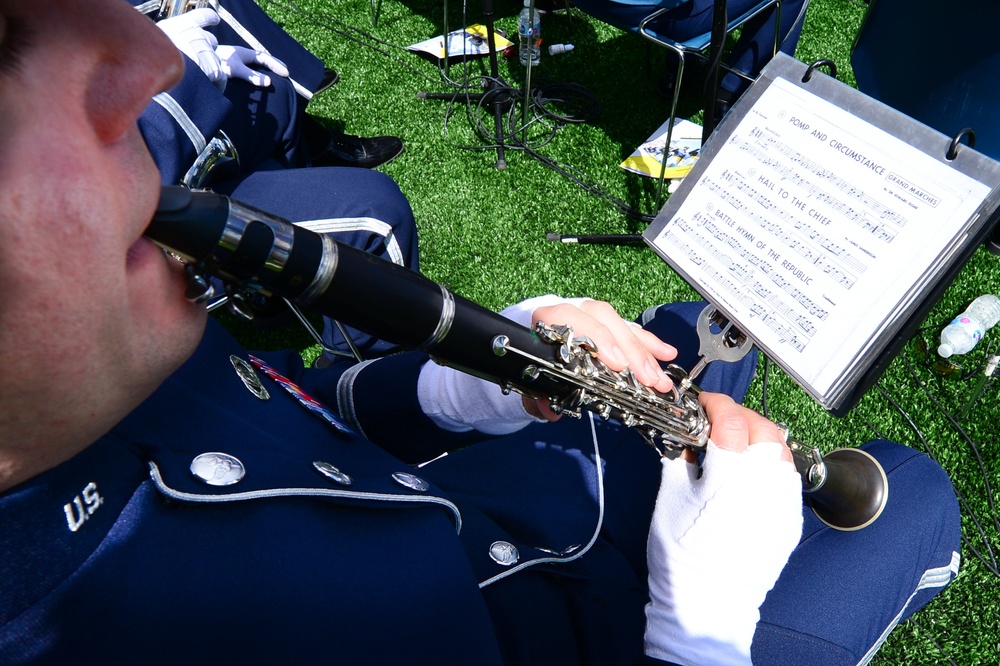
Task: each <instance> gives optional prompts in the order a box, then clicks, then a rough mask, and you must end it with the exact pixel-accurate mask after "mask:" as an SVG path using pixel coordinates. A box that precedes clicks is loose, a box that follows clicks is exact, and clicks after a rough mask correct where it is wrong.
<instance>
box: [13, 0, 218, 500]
mask: <svg viewBox="0 0 1000 666" xmlns="http://www.w3.org/2000/svg"><path fill="white" fill-rule="evenodd" d="M182 68H183V64H182V61H181V59H180V57H179V56H178V54H177V51H176V49H175V48H174V47H173V46H172V45H171V43H170V42H169V41H167V39H166V38H165V37H164V36H163V35H162V34H161V32H160V31H159V30H158V29H157V28H156V27H155V25H154V24H153V23H152V22H151V21H149V19H147V18H145V17H144V16H142V15H140V14H139V13H138V12H137V11H136V10H135V9H134V8H133V7H131V6H129V5H128V4H126V3H124V2H122V1H121V0H87V1H86V2H81V1H80V0H47V1H46V2H25V1H24V0H0V449H2V448H3V446H5V445H9V444H11V443H12V441H13V440H11V439H10V438H9V437H6V438H5V435H8V434H9V433H11V432H14V433H18V432H19V431H20V432H22V433H23V432H24V431H25V430H27V431H28V433H29V436H28V438H27V440H23V442H24V444H25V445H31V441H30V440H31V439H32V437H31V435H37V437H35V439H36V440H37V441H38V442H46V443H47V445H51V444H52V443H54V442H55V441H58V440H59V438H60V435H61V434H62V433H63V431H64V430H66V431H68V430H74V431H75V433H74V434H75V436H76V437H77V438H80V437H83V438H85V439H86V440H87V441H88V442H89V441H92V440H93V439H94V438H96V437H97V436H99V435H100V434H102V433H103V432H105V431H106V430H107V429H108V428H110V427H111V426H112V425H113V424H114V423H116V422H117V421H118V420H120V419H121V418H122V417H123V416H124V415H125V414H126V413H128V411H130V410H131V409H132V408H133V407H134V406H135V405H136V404H138V402H140V401H141V400H142V399H144V398H145V397H146V396H147V395H148V394H149V393H150V392H151V391H152V390H153V389H154V388H155V387H156V386H157V385H158V384H159V383H160V382H161V381H162V380H163V379H164V378H165V377H166V376H167V375H168V374H169V373H170V372H172V371H173V369H175V368H176V367H177V366H178V365H179V364H180V363H182V362H183V360H184V359H185V358H186V357H187V356H188V355H189V354H190V353H191V351H192V350H193V348H194V345H195V344H196V343H197V340H198V339H199V337H200V335H201V331H202V327H203V325H204V312H203V308H197V307H194V306H191V305H190V304H188V303H186V302H185V301H184V300H183V298H182V297H181V294H182V293H183V284H182V280H181V279H180V275H179V273H178V270H177V265H176V262H172V261H168V260H167V259H166V258H165V257H164V255H163V254H162V253H161V252H160V251H159V250H158V249H157V248H156V247H154V246H153V245H152V244H150V243H149V242H148V241H145V240H143V239H142V237H141V235H142V232H143V229H144V228H145V227H146V225H147V223H148V221H149V219H150V217H151V215H152V213H153V211H154V209H155V206H156V203H157V197H158V193H159V175H158V173H157V171H156V168H155V166H154V164H153V162H152V159H151V157H150V155H149V153H148V151H147V150H146V148H145V145H144V143H143V140H142V138H141V136H140V135H139V133H138V130H137V128H136V118H137V117H138V115H139V114H140V113H141V112H142V110H143V108H144V107H145V106H146V105H147V104H148V103H149V101H150V98H151V97H152V96H153V95H154V94H156V93H157V92H160V91H162V90H164V89H165V88H168V87H170V86H171V85H173V84H174V83H175V82H176V81H177V78H178V76H179V75H180V73H181V71H182ZM40 410H41V411H40ZM22 437H23V435H22ZM5 440H6V441H5ZM40 455H45V454H43V453H40ZM4 473H5V470H4V469H3V464H2V460H0V488H2V487H3V486H4ZM8 478H9V477H8Z"/></svg>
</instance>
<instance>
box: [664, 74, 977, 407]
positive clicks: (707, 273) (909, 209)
mask: <svg viewBox="0 0 1000 666" xmlns="http://www.w3.org/2000/svg"><path fill="white" fill-rule="evenodd" d="M944 149H946V146H943V147H942V150H944ZM990 191H991V190H990V188H989V187H987V186H986V185H984V184H983V183H980V182H979V181H977V180H975V179H973V178H971V177H969V176H966V175H965V174H963V173H961V172H959V171H957V170H955V169H952V168H950V167H949V166H948V165H946V164H943V163H942V162H940V161H938V160H937V159H935V158H933V157H931V156H929V155H927V154H926V153H924V152H922V151H921V150H918V149H916V148H913V147H911V146H910V145H908V144H907V143H906V142H904V141H903V140H902V139H900V138H898V137H896V136H894V135H892V134H889V133H887V132H885V131H883V130H881V129H879V128H877V127H874V126H873V125H871V124H869V123H867V122H865V121H863V120H861V119H859V118H857V117H855V116H854V115H852V114H850V113H849V112H847V111H845V110H844V109H842V108H841V107H839V106H836V105H834V104H831V103H830V102H828V101H826V100H824V99H823V98H820V97H818V96H816V95H813V94H812V93H810V92H808V91H806V90H803V89H802V88H800V87H798V86H795V85H793V84H791V83H790V82H788V81H785V80H784V79H781V78H778V79H775V80H774V81H773V82H772V84H771V85H770V86H768V87H767V88H766V89H765V90H764V91H763V93H762V94H761V96H760V99H759V100H757V102H756V103H754V105H753V106H752V107H751V108H750V110H749V111H748V112H747V113H746V114H745V115H744V116H743V118H741V119H740V121H739V124H738V125H737V126H736V128H735V129H734V130H733V131H732V133H731V135H730V136H729V137H728V140H727V141H726V143H725V144H724V145H723V146H722V148H721V149H720V150H719V152H718V154H717V155H715V157H714V158H713V159H712V160H711V161H710V162H709V163H708V165H707V167H705V168H704V171H703V172H701V174H700V177H699V179H698V181H697V183H696V185H695V186H694V187H693V188H691V189H690V190H689V191H688V192H687V195H686V196H685V197H684V199H683V202H682V203H681V204H680V206H679V207H678V208H677V209H676V210H675V211H672V213H673V215H672V217H671V218H670V220H669V221H668V222H667V223H666V224H665V226H664V227H663V228H662V229H661V230H660V232H659V233H658V234H657V235H656V237H655V238H653V239H651V242H652V244H653V245H654V246H655V247H656V248H657V249H658V251H659V252H660V253H661V254H663V255H664V256H666V257H669V260H670V263H671V264H672V265H673V266H674V267H675V268H676V269H677V270H678V271H679V272H681V274H682V275H684V276H685V277H686V278H687V279H688V280H689V281H690V282H691V283H692V284H694V285H696V286H698V287H699V288H701V290H702V291H703V293H705V290H707V292H708V293H706V295H707V296H709V299H710V300H713V301H714V302H715V303H716V305H719V306H722V307H723V309H724V310H726V311H728V313H729V315H730V316H731V317H732V318H733V320H734V321H738V322H740V323H741V324H742V327H743V329H744V331H745V332H746V333H747V334H749V335H750V336H751V337H752V338H754V340H755V341H756V342H757V344H758V346H760V347H761V348H762V349H764V350H765V352H767V353H768V354H769V355H770V356H772V358H781V359H783V360H784V361H785V364H786V365H787V366H788V367H789V368H790V369H791V372H792V374H793V375H795V376H796V378H797V379H799V381H800V382H805V383H807V384H809V385H811V387H812V389H813V390H814V392H817V393H819V394H822V395H827V394H830V393H836V392H837V391H838V390H839V389H840V388H841V387H842V385H843V384H844V383H845V381H847V380H848V379H849V378H850V377H851V372H852V367H853V365H854V363H855V362H856V361H857V359H858V357H859V356H861V355H863V354H865V353H866V352H867V350H868V349H869V347H870V346H871V344H872V342H873V340H874V339H875V338H876V337H877V336H878V335H879V334H880V333H881V332H882V331H883V330H884V328H885V327H886V326H887V325H889V323H890V322H891V321H892V318H893V317H894V316H895V314H896V313H898V312H900V311H901V310H903V309H905V308H906V307H907V306H908V305H909V304H910V303H911V301H912V299H914V298H915V297H917V296H918V295H919V294H920V290H921V289H922V287H923V286H924V285H925V284H926V280H927V277H928V276H929V275H932V274H933V270H932V268H933V267H936V266H938V265H940V264H941V263H942V262H943V261H945V260H946V259H947V258H948V257H949V256H950V254H951V253H952V252H953V251H955V250H956V248H958V247H959V246H960V245H961V243H962V241H963V240H964V239H965V235H966V234H965V229H966V228H967V226H968V224H969V221H970V219H973V218H974V217H975V213H976V211H977V210H978V208H979V207H980V205H981V204H982V203H983V201H984V200H985V199H986V197H987V196H988V195H989V194H990ZM668 208H669V207H668Z"/></svg>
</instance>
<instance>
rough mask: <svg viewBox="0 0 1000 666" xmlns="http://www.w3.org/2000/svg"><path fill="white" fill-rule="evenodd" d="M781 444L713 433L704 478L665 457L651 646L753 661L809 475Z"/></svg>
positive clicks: (654, 653) (676, 654) (654, 535)
mask: <svg viewBox="0 0 1000 666" xmlns="http://www.w3.org/2000/svg"><path fill="white" fill-rule="evenodd" d="M780 454H781V445H780V444H777V443H773V442H772V443H759V444H754V445H752V446H750V447H749V448H748V449H747V450H746V452H743V453H737V452H733V451H729V450H726V449H719V448H718V447H716V446H715V444H714V443H712V442H711V441H709V443H708V450H707V451H706V453H705V457H704V462H703V470H702V476H701V478H697V474H698V467H697V466H696V465H693V464H690V463H687V462H684V460H683V459H682V458H678V459H676V460H666V459H664V460H663V474H662V478H661V482H660V491H659V495H658V496H657V498H656V509H655V510H654V512H653V522H652V525H651V526H650V530H649V543H648V550H647V558H648V564H649V596H650V602H649V604H648V605H647V606H646V654H647V655H649V656H651V657H655V658H657V659H663V660H666V661H671V662H675V663H678V664H685V665H687V666H694V665H696V664H750V663H751V661H750V644H751V643H752V641H753V635H754V630H755V629H756V626H757V621H758V620H759V619H760V612H759V608H760V605H761V604H762V603H763V602H764V597H765V596H766V595H767V592H768V590H770V589H771V588H772V587H773V586H774V582H775V581H776V580H777V578H778V574H780V573H781V569H782V568H783V567H784V565H785V562H786V561H787V560H788V556H789V555H790V554H791V552H792V550H793V549H794V548H795V546H796V545H797V544H798V542H799V538H800V537H801V534H802V496H801V493H802V482H801V480H800V477H799V475H798V473H797V472H796V471H795V467H794V466H793V465H792V464H791V463H789V462H787V461H785V460H782V459H781V458H780Z"/></svg>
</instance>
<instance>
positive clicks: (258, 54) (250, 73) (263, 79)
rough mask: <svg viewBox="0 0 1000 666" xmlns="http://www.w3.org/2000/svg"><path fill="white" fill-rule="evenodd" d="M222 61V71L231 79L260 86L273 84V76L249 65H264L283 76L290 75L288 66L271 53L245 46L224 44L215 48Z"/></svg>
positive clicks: (264, 86)
mask: <svg viewBox="0 0 1000 666" xmlns="http://www.w3.org/2000/svg"><path fill="white" fill-rule="evenodd" d="M215 54H216V55H217V56H218V57H219V60H220V61H221V69H222V73H223V74H225V75H226V77H228V78H230V79H243V80H244V81H249V82H250V83H252V84H253V85H255V86H257V87H258V88H266V87H268V86H269V85H271V77H270V76H268V75H267V74H265V73H264V72H261V71H258V70H256V69H251V68H250V67H249V66H248V65H262V66H264V67H266V68H267V69H269V70H270V71H271V72H273V73H274V74H277V75H278V76H280V77H282V78H287V77H288V68H287V67H286V66H285V63H283V62H281V61H280V60H278V59H277V58H275V57H274V56H272V55H271V54H270V53H265V52H263V51H254V50H253V49H248V48H245V47H243V46H229V45H223V46H219V47H217V48H216V49H215Z"/></svg>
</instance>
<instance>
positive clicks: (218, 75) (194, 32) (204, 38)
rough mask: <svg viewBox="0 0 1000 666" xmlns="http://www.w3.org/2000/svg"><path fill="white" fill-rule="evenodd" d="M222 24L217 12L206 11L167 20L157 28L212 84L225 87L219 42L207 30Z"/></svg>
mask: <svg viewBox="0 0 1000 666" xmlns="http://www.w3.org/2000/svg"><path fill="white" fill-rule="evenodd" d="M218 22H219V15H218V14H216V13H215V10H214V9H208V8H203V9H192V10H191V11H189V12H185V13H183V14H180V15H178V16H171V17H170V18H165V19H163V20H162V21H159V22H158V23H157V24H156V25H157V26H159V28H160V30H162V31H163V32H164V34H165V35H166V36H167V37H168V38H169V39H170V41H171V42H173V44H174V46H176V47H177V49H178V50H179V51H180V52H181V53H183V54H184V55H186V56H187V57H189V58H191V60H193V61H194V62H195V63H197V64H198V67H199V68H201V71H202V72H204V73H205V76H207V77H208V80H209V81H212V82H213V83H215V84H216V85H219V84H220V82H221V83H222V84H223V85H224V84H225V81H226V75H225V74H224V73H223V71H222V61H221V60H220V58H219V56H218V55H217V54H216V52H215V49H216V48H217V47H218V46H219V41H218V40H217V39H216V38H215V35H213V34H212V33H210V32H208V31H207V30H205V28H207V27H209V26H213V25H216V24H218Z"/></svg>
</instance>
